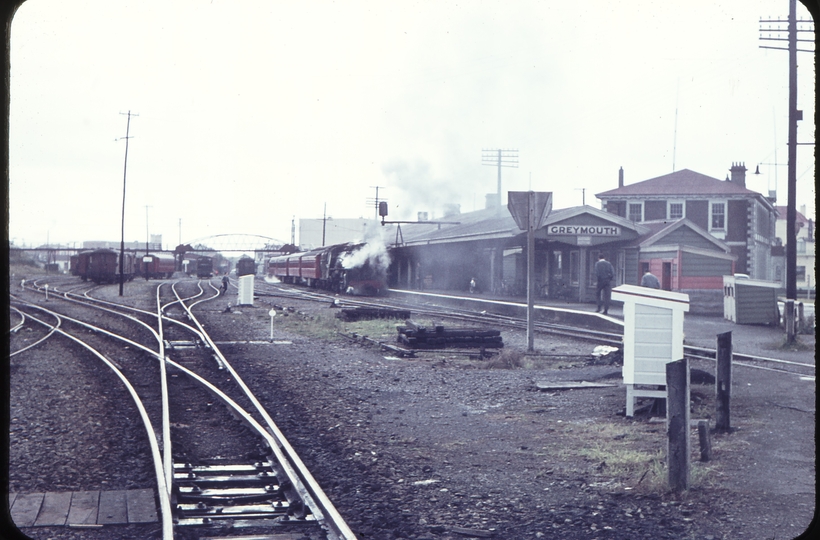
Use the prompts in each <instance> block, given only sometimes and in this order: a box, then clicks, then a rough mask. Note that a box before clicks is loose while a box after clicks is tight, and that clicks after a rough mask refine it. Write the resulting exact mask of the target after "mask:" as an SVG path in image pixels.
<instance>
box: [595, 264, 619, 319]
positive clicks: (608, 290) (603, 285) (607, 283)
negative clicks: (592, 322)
mask: <svg viewBox="0 0 820 540" xmlns="http://www.w3.org/2000/svg"><path fill="white" fill-rule="evenodd" d="M595 276H596V277H597V278H598V287H597V288H596V289H595V299H596V300H597V301H598V309H596V310H595V313H598V312H600V311H601V306H602V305H603V308H604V315H607V314H608V313H609V299H610V298H611V296H612V281H613V280H614V279H615V268H613V267H612V264H610V262H609V261H607V260H606V257H605V256H604V254H603V253H602V254H601V255H600V256H599V257H598V262H596V263H595Z"/></svg>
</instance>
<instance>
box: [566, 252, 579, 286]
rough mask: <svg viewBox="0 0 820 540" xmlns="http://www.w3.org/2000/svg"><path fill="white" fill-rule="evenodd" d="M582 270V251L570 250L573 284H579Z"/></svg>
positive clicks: (570, 271) (570, 269) (570, 268)
mask: <svg viewBox="0 0 820 540" xmlns="http://www.w3.org/2000/svg"><path fill="white" fill-rule="evenodd" d="M580 270H581V252H580V251H570V252H569V281H570V284H572V285H578V281H579V280H580V273H581V272H580Z"/></svg>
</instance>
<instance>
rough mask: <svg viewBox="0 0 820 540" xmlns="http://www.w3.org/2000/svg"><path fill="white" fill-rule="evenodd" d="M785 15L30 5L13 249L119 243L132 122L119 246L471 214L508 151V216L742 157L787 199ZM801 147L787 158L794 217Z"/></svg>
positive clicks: (804, 130) (809, 177) (807, 155)
mask: <svg viewBox="0 0 820 540" xmlns="http://www.w3.org/2000/svg"><path fill="white" fill-rule="evenodd" d="M788 8H789V3H788V0H777V1H773V0H727V1H720V0H690V1H687V2H659V1H643V0H628V1H627V0H622V1H613V0H592V1H584V2H545V1H532V2H529V1H520V0H499V1H466V2H465V1H461V2H452V1H442V0H436V1H432V0H430V1H409V0H391V1H389V2H383V1H376V0H359V1H355V0H344V1H337V2H331V1H311V0H306V1H299V2H285V1H272V0H246V1H241V0H231V1H228V0H187V1H186V0H157V1H140V2H134V1H130V2H127V1H120V0H88V1H77V0H71V1H65V0H28V1H27V2H25V4H23V5H22V6H21V7H20V9H19V11H18V12H17V14H16V16H15V17H14V19H13V22H12V27H11V116H10V141H9V143H10V152H9V153H10V186H9V207H10V216H9V238H10V239H12V240H14V241H15V242H16V243H18V244H20V243H22V242H25V243H26V244H41V243H45V242H46V240H47V239H48V240H50V241H51V242H52V243H56V242H61V243H69V244H70V243H74V242H76V243H77V244H78V245H79V243H80V242H82V241H83V240H110V241H119V239H120V225H121V221H120V216H121V210H122V208H121V204H122V189H123V165H124V161H125V160H124V158H125V145H126V141H125V140H123V139H122V137H124V136H125V135H126V123H127V117H126V116H125V114H124V113H127V112H128V111H129V110H130V111H131V112H132V113H135V114H138V115H139V116H133V117H132V118H131V123H130V135H131V137H132V138H131V139H130V140H129V143H128V161H127V163H128V166H127V193H126V208H125V213H126V221H125V239H126V240H127V241H132V240H138V241H145V239H146V233H147V231H150V232H151V233H152V234H162V235H163V242H164V244H165V245H166V246H167V247H170V248H173V246H175V245H176V244H177V243H178V241H179V240H180V235H181V240H182V241H184V242H189V241H192V240H194V239H198V238H202V237H206V236H209V235H216V234H226V233H244V234H259V235H264V236H269V237H273V238H277V239H280V240H281V241H289V240H290V235H291V220H292V219H294V218H295V219H296V223H297V231H298V220H299V219H300V218H311V219H315V218H321V217H322V215H323V209H324V207H325V205H326V206H327V215H328V216H331V217H333V218H358V217H375V211H374V208H373V206H372V201H373V200H374V199H375V197H376V186H379V197H380V198H385V199H387V200H388V202H389V209H390V214H389V217H388V219H396V220H399V219H415V218H416V215H417V212H420V211H426V212H428V213H429V214H430V216H431V217H441V212H442V208H443V205H444V204H448V203H455V204H460V206H461V211H462V212H469V211H472V210H477V209H481V208H483V207H484V204H485V195H486V194H487V193H494V192H496V190H497V170H496V168H495V167H491V166H486V165H483V164H482V149H497V148H504V149H516V150H517V151H518V156H519V158H518V162H519V163H518V167H517V168H505V169H503V170H502V191H503V192H504V195H503V200H504V201H505V202H506V192H507V191H508V190H528V189H533V190H535V191H552V192H554V199H553V200H554V207H555V208H566V207H570V206H576V205H580V204H581V202H582V198H585V200H586V203H587V204H589V205H592V206H595V207H599V206H600V201H599V200H598V199H596V198H595V194H596V193H600V192H603V191H606V190H609V189H612V188H615V187H617V182H618V169H619V167H623V168H624V172H625V179H626V183H627V184H630V183H634V182H639V181H642V180H646V179H649V178H654V177H656V176H660V175H664V174H668V173H670V172H672V171H673V170H679V169H684V168H685V169H691V170H694V171H697V172H699V173H702V174H706V175H709V176H712V177H715V178H720V179H723V178H725V177H726V175H727V174H728V169H729V167H730V166H731V165H732V163H733V162H745V163H746V167H747V168H749V169H750V170H749V173H748V174H749V176H747V187H749V188H750V189H754V190H756V191H759V192H762V193H766V192H768V190H770V189H775V188H776V189H777V194H778V204H781V205H785V204H786V197H787V191H786V189H787V186H786V179H787V167H786V163H787V156H788V154H787V134H788V132H787V127H788V126H787V120H788V53H787V52H786V51H773V50H765V49H761V48H759V46H760V45H761V43H762V42H761V41H760V40H759V37H760V36H761V33H760V32H759V24H758V21H759V19H760V18H761V17H763V18H766V17H768V16H772V17H774V18H782V19H785V18H786V17H787V15H788ZM801 16H802V17H803V18H804V19H808V18H810V15H809V13H808V11H807V10H806V9H805V8H804V7H803V6H802V5H801V4H799V3H798V17H801ZM782 27H783V28H785V25H782ZM781 35H782V36H783V37H785V32H783V33H781ZM812 37H813V36H812ZM807 45H808V44H807ZM783 46H784V47H785V42H784V43H783ZM813 60H814V59H813V55H811V54H809V53H799V56H798V62H799V68H798V82H799V97H798V108H800V109H802V110H803V111H804V116H803V117H804V120H803V121H802V122H800V124H799V129H798V140H799V141H800V142H813V141H814V138H813V137H814V125H813V118H814V103H815V100H814V80H815V76H814V62H813ZM118 138H119V139H120V140H116V139H118ZM813 152H814V147H813V146H801V147H800V148H799V151H798V164H797V175H798V178H799V179H798V209H799V205H800V204H806V205H807V206H808V208H807V213H809V214H810V216H809V217H814V198H815V195H814V157H813ZM758 163H762V165H760V172H761V173H763V174H761V175H760V176H753V175H751V173H753V172H754V170H755V166H756V165H757V164H758ZM775 164H778V165H775ZM582 188H583V189H584V191H582ZM368 202H370V205H369V206H368ZM146 220H147V223H146ZM180 222H181V228H180ZM180 231H181V232H180ZM297 240H298V237H297Z"/></svg>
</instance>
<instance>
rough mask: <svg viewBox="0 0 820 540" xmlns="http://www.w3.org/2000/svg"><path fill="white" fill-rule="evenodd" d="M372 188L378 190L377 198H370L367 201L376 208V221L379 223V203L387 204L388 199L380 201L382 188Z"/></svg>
mask: <svg viewBox="0 0 820 540" xmlns="http://www.w3.org/2000/svg"><path fill="white" fill-rule="evenodd" d="M370 187H372V188H376V198H375V199H370V198H368V199H367V205H368V206H370V204H371V203H372V204H373V206H375V207H376V215H375V219H376V221H378V220H379V201H384V202H387V199H379V187H380V186H370Z"/></svg>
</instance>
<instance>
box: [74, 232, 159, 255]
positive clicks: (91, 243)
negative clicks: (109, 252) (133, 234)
mask: <svg viewBox="0 0 820 540" xmlns="http://www.w3.org/2000/svg"><path fill="white" fill-rule="evenodd" d="M145 244H146V243H145V242H139V241H134V242H125V249H126V250H128V251H143V252H144V251H145ZM83 249H113V250H118V249H120V242H119V240H117V241H115V242H109V241H107V240H86V241H85V242H83ZM148 251H162V235H161V234H152V235H151V241H150V242H148Z"/></svg>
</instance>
